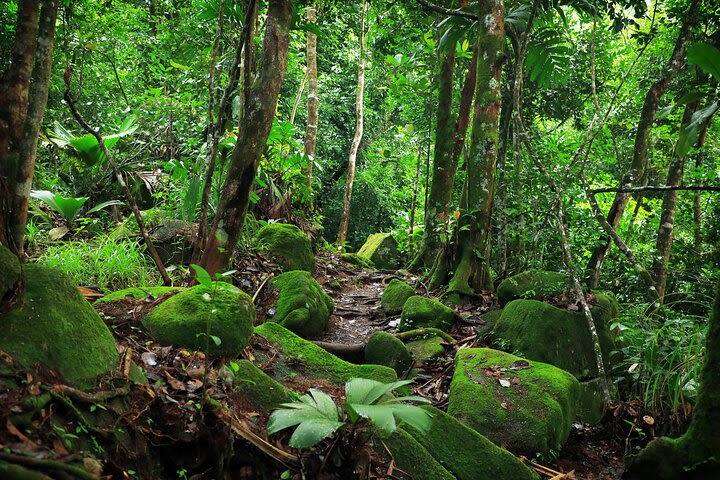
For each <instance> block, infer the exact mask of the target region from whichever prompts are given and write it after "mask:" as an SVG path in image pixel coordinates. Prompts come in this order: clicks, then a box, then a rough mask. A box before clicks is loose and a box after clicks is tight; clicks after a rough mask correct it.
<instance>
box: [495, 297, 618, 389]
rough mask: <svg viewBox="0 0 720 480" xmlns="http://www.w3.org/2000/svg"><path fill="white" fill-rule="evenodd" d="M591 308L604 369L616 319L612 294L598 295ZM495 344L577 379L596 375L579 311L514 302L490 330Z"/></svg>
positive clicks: (611, 347)
mask: <svg viewBox="0 0 720 480" xmlns="http://www.w3.org/2000/svg"><path fill="white" fill-rule="evenodd" d="M597 298H598V303H597V304H596V305H594V306H593V307H592V309H591V311H592V314H593V320H594V321H595V328H596V330H597V333H598V337H599V338H600V345H601V347H602V351H603V356H604V358H605V363H606V368H609V365H608V362H607V359H608V358H609V353H610V351H612V350H613V349H614V348H615V347H614V341H613V337H612V335H611V334H610V328H609V324H610V320H612V319H613V318H615V317H617V314H618V306H617V301H616V300H615V298H614V297H613V296H612V295H607V294H602V293H597ZM493 336H494V338H495V341H496V342H497V343H499V344H502V345H506V344H507V346H508V347H509V348H510V349H512V350H513V351H515V352H521V353H522V355H523V356H525V357H526V358H528V359H529V360H537V361H539V362H545V363H549V364H551V365H555V366H556V367H559V368H562V369H563V370H567V371H568V372H570V373H572V374H573V375H575V376H576V377H577V378H578V379H580V380H586V379H590V378H595V377H597V375H598V371H597V365H596V361H595V350H594V348H593V342H592V337H591V336H590V329H589V328H588V326H587V321H586V319H585V315H584V314H583V313H582V312H571V311H569V310H566V309H561V308H557V307H554V306H552V305H548V304H547V303H543V302H539V301H537V300H513V301H512V302H510V303H508V304H507V306H506V307H505V308H504V309H503V311H502V315H500V318H499V319H498V320H497V323H496V324H495V328H494V329H493Z"/></svg>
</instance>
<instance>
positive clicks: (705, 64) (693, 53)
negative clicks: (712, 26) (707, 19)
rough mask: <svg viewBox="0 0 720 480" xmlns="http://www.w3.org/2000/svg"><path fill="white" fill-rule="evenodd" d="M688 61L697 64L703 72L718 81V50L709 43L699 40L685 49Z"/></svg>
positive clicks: (719, 64) (719, 52)
mask: <svg viewBox="0 0 720 480" xmlns="http://www.w3.org/2000/svg"><path fill="white" fill-rule="evenodd" d="M687 59H688V62H689V63H692V64H693V65H697V66H698V67H700V69H702V71H703V72H705V73H707V74H709V75H712V76H713V77H714V78H715V80H717V81H720V50H718V49H717V47H714V46H712V45H710V44H709V43H705V42H699V43H696V44H694V45H692V46H690V47H688V49H687Z"/></svg>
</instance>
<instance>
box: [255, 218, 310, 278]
mask: <svg viewBox="0 0 720 480" xmlns="http://www.w3.org/2000/svg"><path fill="white" fill-rule="evenodd" d="M255 242H256V245H257V247H258V248H261V249H264V250H267V251H268V252H269V253H270V254H271V256H272V257H273V259H275V260H277V262H278V263H279V264H280V266H281V267H282V268H283V270H285V271H288V270H306V271H308V272H312V271H314V270H315V256H314V255H313V251H312V245H311V244H310V238H309V237H308V236H307V234H306V233H305V232H303V231H302V230H300V229H299V228H298V227H296V226H295V225H290V224H288V223H270V224H268V225H265V226H264V227H262V228H261V229H260V230H259V231H258V232H257V235H255Z"/></svg>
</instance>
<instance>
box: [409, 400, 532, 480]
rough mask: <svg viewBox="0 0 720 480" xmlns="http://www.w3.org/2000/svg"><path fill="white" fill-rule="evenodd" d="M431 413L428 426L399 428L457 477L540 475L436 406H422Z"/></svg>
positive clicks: (488, 479) (498, 479)
mask: <svg viewBox="0 0 720 480" xmlns="http://www.w3.org/2000/svg"><path fill="white" fill-rule="evenodd" d="M423 408H425V409H427V410H428V411H430V412H431V413H432V415H433V418H432V423H431V425H430V429H429V430H428V431H426V432H420V431H418V430H416V429H414V428H412V427H410V426H408V425H406V426H403V429H404V430H405V431H407V432H408V433H409V434H410V435H412V436H413V438H415V440H417V441H418V443H420V445H422V446H423V447H424V448H425V449H426V450H427V451H428V452H429V453H430V454H431V455H432V456H433V458H435V460H437V461H438V462H439V463H440V465H442V466H443V467H444V468H445V469H447V470H448V471H449V472H450V473H452V474H453V475H454V476H455V478H457V479H458V480H506V479H507V480H536V479H539V478H540V477H539V476H538V475H537V474H536V473H535V472H534V471H532V470H531V469H530V468H528V467H527V466H526V465H525V464H524V463H522V462H521V461H520V460H519V459H518V458H517V457H516V456H515V455H513V454H512V453H510V452H508V451H507V450H504V449H502V448H500V447H498V446H497V445H495V444H494V443H492V442H491V441H490V440H488V439H487V438H485V437H484V436H482V435H481V434H479V433H478V432H476V431H475V430H473V429H472V428H470V427H468V426H467V425H465V424H463V423H461V422H459V421H458V420H457V419H455V418H454V417H452V416H451V415H448V414H447V413H445V412H442V411H440V410H438V409H437V408H434V407H431V406H426V407H423Z"/></svg>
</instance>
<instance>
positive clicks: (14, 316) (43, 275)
mask: <svg viewBox="0 0 720 480" xmlns="http://www.w3.org/2000/svg"><path fill="white" fill-rule="evenodd" d="M23 273H24V275H25V296H24V299H23V301H22V304H21V305H20V306H19V307H18V308H15V309H14V310H11V311H9V312H7V313H5V314H4V315H3V316H2V321H0V350H2V351H4V352H7V353H9V354H10V355H11V356H12V357H13V358H14V359H15V361H16V362H18V363H19V364H20V365H24V366H30V365H33V364H36V363H42V364H44V365H47V366H48V367H50V368H56V369H57V370H59V371H60V373H61V374H62V375H63V376H64V377H65V379H66V380H67V381H68V382H70V383H73V384H76V385H78V386H81V387H89V386H92V385H93V384H94V381H95V377H97V376H98V375H99V374H101V373H104V372H107V371H109V370H112V369H114V368H115V364H116V362H117V359H118V353H117V350H116V349H115V340H114V339H113V336H112V334H111V333H110V330H108V328H107V327H106V326H105V324H104V323H103V321H102V320H101V319H100V317H99V316H98V314H97V313H96V312H95V310H93V308H92V306H91V305H90V304H89V303H88V302H87V301H86V300H85V299H84V298H83V297H82V295H80V292H79V291H78V289H77V287H76V286H75V284H74V283H73V282H72V280H71V279H70V277H68V276H67V275H65V274H64V273H62V272H61V271H59V270H57V269H54V268H48V267H43V266H40V265H32V264H31V265H26V266H25V267H24V272H23Z"/></svg>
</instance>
